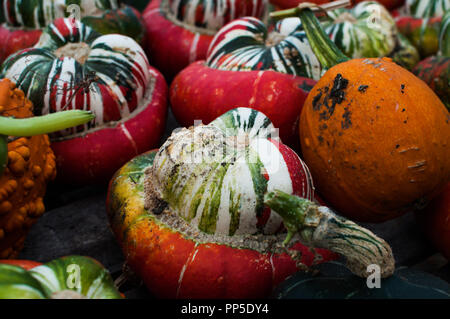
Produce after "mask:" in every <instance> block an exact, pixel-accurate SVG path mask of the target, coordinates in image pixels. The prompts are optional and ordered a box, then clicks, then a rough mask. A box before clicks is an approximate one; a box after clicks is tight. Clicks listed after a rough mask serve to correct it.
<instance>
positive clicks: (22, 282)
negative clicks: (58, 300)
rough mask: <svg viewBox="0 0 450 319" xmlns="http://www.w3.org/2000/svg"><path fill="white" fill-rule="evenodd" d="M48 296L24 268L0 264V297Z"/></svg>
mask: <svg viewBox="0 0 450 319" xmlns="http://www.w3.org/2000/svg"><path fill="white" fill-rule="evenodd" d="M49 297H50V296H49V295H48V294H47V293H46V291H45V290H44V289H43V288H42V285H41V284H40V282H39V281H38V280H36V279H35V278H33V276H31V274H30V273H29V272H28V271H26V270H25V269H23V268H21V267H18V266H12V265H8V264H0V299H45V298H49Z"/></svg>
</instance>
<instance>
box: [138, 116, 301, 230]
mask: <svg viewBox="0 0 450 319" xmlns="http://www.w3.org/2000/svg"><path fill="white" fill-rule="evenodd" d="M275 133H276V131H275V128H274V127H273V125H272V124H271V122H270V121H269V120H268V118H267V117H266V116H264V115H263V114H262V113H260V112H257V111H255V110H253V109H248V108H238V109H234V110H232V111H230V112H228V113H225V114H224V115H222V116H221V117H219V118H217V119H216V120H214V121H213V122H211V123H210V124H209V125H200V126H196V127H192V128H190V129H182V130H180V131H178V132H175V133H174V134H172V136H171V137H170V138H169V139H168V140H167V141H166V143H164V145H163V146H162V147H161V148H160V150H159V152H158V154H157V156H156V158H155V161H154V165H153V167H152V169H151V170H150V171H149V172H148V176H147V178H146V180H147V186H146V187H147V191H146V193H147V194H157V196H158V198H160V199H162V200H164V201H165V202H167V203H168V205H169V207H170V209H171V210H172V211H174V212H176V213H177V214H178V215H179V216H180V217H182V218H183V219H184V220H186V221H187V222H188V223H190V224H191V225H193V226H195V227H197V228H198V229H199V230H201V231H203V232H205V233H208V234H221V235H229V236H232V235H235V234H253V233H258V232H263V233H273V232H275V231H276V230H277V229H278V228H279V227H280V225H281V224H282V219H281V218H280V217H279V216H278V215H277V214H275V215H274V216H272V220H271V225H270V226H268V225H266V224H263V225H262V226H261V227H259V226H257V224H258V222H257V221H258V218H259V217H261V215H262V212H263V210H264V194H265V192H266V191H267V189H268V187H269V186H270V185H269V182H268V179H267V178H266V177H267V174H268V175H270V176H271V178H272V177H274V176H275V175H276V174H278V175H277V176H278V179H280V180H283V181H284V182H283V187H284V189H285V191H290V192H292V181H291V176H290V173H289V171H288V169H287V164H286V163H285V162H284V158H283V156H282V154H281V153H280V151H279V150H278V148H277V147H276V146H275V144H273V142H274V143H276V142H277V141H278V139H277V136H276V134H275ZM269 139H270V140H269ZM271 141H273V142H271ZM264 147H268V148H270V149H269V150H268V151H271V152H272V153H270V154H271V155H270V156H271V158H267V156H268V155H266V154H267V153H266V151H267V149H264ZM262 156H266V158H262ZM271 160H272V161H280V164H279V165H280V167H279V170H278V171H276V172H268V171H267V170H268V165H267V164H264V163H267V162H268V161H271ZM265 174H266V176H265ZM271 174H272V175H271ZM274 179H275V180H276V177H274ZM150 190H152V191H150ZM153 200H154V199H153V198H147V205H146V206H147V207H151V206H152V201H153Z"/></svg>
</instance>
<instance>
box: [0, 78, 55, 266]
mask: <svg viewBox="0 0 450 319" xmlns="http://www.w3.org/2000/svg"><path fill="white" fill-rule="evenodd" d="M0 106H1V107H0V112H1V113H0V114H1V115H2V116H15V117H17V118H25V117H30V116H33V113H32V108H33V105H32V103H31V102H30V101H29V100H28V99H25V98H24V93H23V92H22V91H21V90H19V89H17V88H15V85H14V84H13V83H12V82H10V81H9V80H8V79H4V80H1V81H0ZM55 175H56V163H55V156H54V154H53V152H52V150H51V148H50V142H49V139H48V136H47V135H38V136H33V137H21V138H19V139H16V140H14V141H12V142H10V143H8V166H7V168H6V169H5V171H4V173H3V175H1V176H0V258H14V257H16V256H17V255H18V253H19V251H20V250H21V249H22V247H23V243H24V241H25V237H26V235H27V233H28V230H29V229H30V227H31V226H32V225H33V224H34V223H35V222H36V221H37V219H38V218H39V217H40V216H41V215H42V214H43V213H44V211H45V208H44V203H43V200H42V198H43V196H44V194H45V190H46V186H47V182H49V181H50V180H52V179H53V178H54V177H55Z"/></svg>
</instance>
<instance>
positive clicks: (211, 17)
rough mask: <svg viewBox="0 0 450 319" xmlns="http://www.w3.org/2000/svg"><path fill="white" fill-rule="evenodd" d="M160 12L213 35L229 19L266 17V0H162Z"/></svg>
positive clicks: (182, 23) (184, 24)
mask: <svg viewBox="0 0 450 319" xmlns="http://www.w3.org/2000/svg"><path fill="white" fill-rule="evenodd" d="M160 8H161V12H162V13H163V14H165V15H166V17H167V18H168V19H170V20H171V21H173V22H175V23H176V24H181V25H183V26H186V27H188V28H190V29H192V30H201V31H202V33H209V34H211V35H213V34H214V33H215V32H217V31H218V30H219V29H220V28H221V27H223V26H224V25H225V24H227V23H228V22H230V21H233V20H235V19H237V18H240V17H245V16H252V17H257V18H260V19H262V20H265V19H266V18H267V12H268V1H267V0H252V1H251V2H250V1H245V0H244V1H242V0H226V1H217V0H162V1H161V5H160Z"/></svg>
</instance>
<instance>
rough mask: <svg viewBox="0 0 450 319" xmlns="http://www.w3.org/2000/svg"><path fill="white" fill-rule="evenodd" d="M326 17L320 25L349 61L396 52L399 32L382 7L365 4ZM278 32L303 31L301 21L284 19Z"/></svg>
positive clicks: (339, 10)
mask: <svg viewBox="0 0 450 319" xmlns="http://www.w3.org/2000/svg"><path fill="white" fill-rule="evenodd" d="M288 11H289V10H286V12H288ZM327 13H328V16H327V17H325V18H324V19H323V20H322V21H321V22H322V26H323V28H324V29H325V32H326V33H327V34H328V35H329V37H330V38H331V40H332V41H333V42H334V43H335V44H336V45H337V46H338V48H339V49H340V50H341V51H342V52H343V53H344V54H345V55H347V56H348V57H351V58H354V59H356V58H363V57H364V58H369V57H383V56H386V55H388V54H389V53H391V52H392V51H393V49H394V48H395V44H396V36H397V28H396V25H395V21H394V18H393V17H392V16H391V15H390V13H389V11H388V10H386V9H385V8H384V7H383V6H382V5H380V4H379V3H377V2H374V1H364V2H360V3H358V4H357V5H356V6H355V7H354V8H352V9H345V8H341V9H336V10H330V11H328V12H327ZM276 29H284V30H285V31H284V32H293V31H294V30H295V31H303V27H302V24H301V21H300V19H299V18H286V19H283V20H281V21H279V22H277V25H276Z"/></svg>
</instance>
